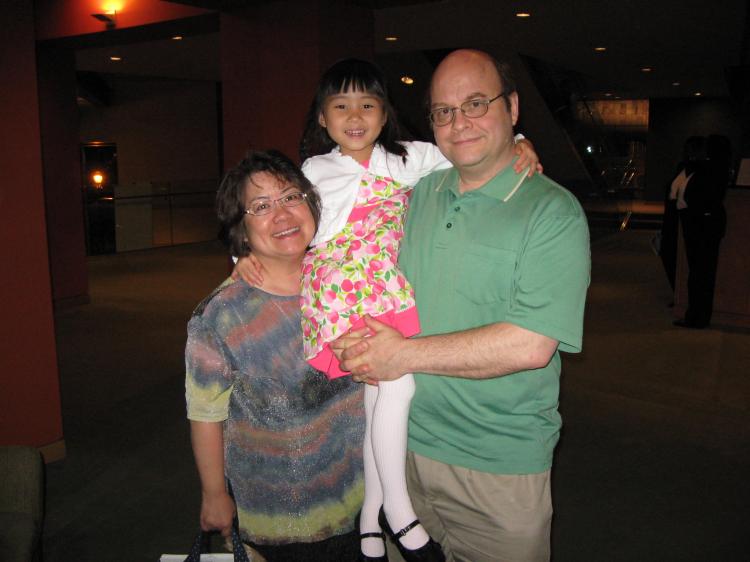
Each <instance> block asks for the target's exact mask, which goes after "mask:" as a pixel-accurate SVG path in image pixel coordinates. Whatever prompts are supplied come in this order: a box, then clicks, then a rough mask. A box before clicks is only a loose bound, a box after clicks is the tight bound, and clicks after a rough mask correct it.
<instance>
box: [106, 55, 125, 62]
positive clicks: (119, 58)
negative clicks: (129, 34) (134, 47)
mask: <svg viewBox="0 0 750 562" xmlns="http://www.w3.org/2000/svg"><path fill="white" fill-rule="evenodd" d="M109 60H113V61H115V62H118V61H121V60H122V57H118V56H117V55H114V56H111V57H109Z"/></svg>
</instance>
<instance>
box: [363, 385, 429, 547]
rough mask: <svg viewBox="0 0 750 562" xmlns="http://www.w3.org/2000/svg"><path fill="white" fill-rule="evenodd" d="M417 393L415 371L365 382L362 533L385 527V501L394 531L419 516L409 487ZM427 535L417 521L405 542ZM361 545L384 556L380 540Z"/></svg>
mask: <svg viewBox="0 0 750 562" xmlns="http://www.w3.org/2000/svg"><path fill="white" fill-rule="evenodd" d="M412 396H414V376H413V375H411V374H406V375H404V376H402V377H401V378H399V379H396V380H394V381H382V382H380V383H379V385H378V386H371V385H365V415H366V420H367V425H366V426H365V442H364V466H365V500H364V503H363V504H362V515H361V516H360V519H359V527H360V533H370V532H378V531H380V530H381V529H380V525H379V523H378V513H379V512H380V506H381V505H382V506H383V510H384V511H385V515H386V519H387V520H388V525H389V526H390V527H391V529H392V530H393V531H394V532H398V531H399V530H401V529H403V528H404V527H405V526H406V525H408V524H409V523H411V522H412V521H414V520H415V519H416V518H417V515H416V513H414V508H413V507H412V505H411V500H410V499H409V492H408V491H407V489H406V438H407V430H408V422H409V405H410V404H411V399H412ZM428 539H429V536H428V535H427V532H426V531H425V530H424V528H423V527H422V526H421V525H417V526H416V527H414V528H413V529H412V530H411V531H409V532H408V533H407V534H406V535H405V536H404V537H402V538H401V539H400V540H401V544H402V545H404V546H405V547H406V548H408V549H410V550H415V549H417V548H419V547H421V546H422V545H424V544H425V543H426V542H427V541H428ZM361 548H362V552H363V553H364V554H365V555H367V556H373V557H378V556H382V555H383V554H385V550H384V546H383V542H382V541H381V540H380V539H377V538H366V539H362V545H361Z"/></svg>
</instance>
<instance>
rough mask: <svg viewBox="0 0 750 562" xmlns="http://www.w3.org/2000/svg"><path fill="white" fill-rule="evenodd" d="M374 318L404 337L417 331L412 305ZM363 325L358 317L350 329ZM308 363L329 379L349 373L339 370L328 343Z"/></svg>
mask: <svg viewBox="0 0 750 562" xmlns="http://www.w3.org/2000/svg"><path fill="white" fill-rule="evenodd" d="M374 318H375V320H377V321H378V322H382V323H383V324H386V325H388V326H391V327H392V328H395V329H396V330H398V331H399V332H400V333H401V335H402V336H404V337H407V338H408V337H411V336H414V335H416V334H418V333H419V315H418V314H417V308H416V307H414V306H412V307H411V308H407V309H406V310H403V311H401V312H394V311H392V310H390V311H388V312H386V313H385V314H381V315H380V316H375V317H374ZM363 327H365V321H364V320H362V319H361V318H360V319H359V320H357V321H356V322H355V323H354V324H353V325H352V330H358V329H360V328H363ZM342 337H343V336H342ZM308 363H309V364H310V365H312V366H313V367H315V368H316V369H317V370H318V371H322V372H323V373H325V375H326V377H328V378H329V379H337V378H339V377H344V376H346V375H351V373H350V372H349V371H342V370H341V367H340V366H339V360H338V359H336V356H335V355H334V353H333V351H332V350H331V345H330V343H327V344H325V346H324V347H323V349H322V350H321V351H320V353H318V354H317V355H316V356H315V357H313V358H312V359H310V360H309V361H308Z"/></svg>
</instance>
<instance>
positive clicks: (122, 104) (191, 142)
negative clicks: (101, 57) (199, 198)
mask: <svg viewBox="0 0 750 562" xmlns="http://www.w3.org/2000/svg"><path fill="white" fill-rule="evenodd" d="M107 79H108V82H109V84H110V86H111V88H112V101H111V104H110V105H108V106H104V107H101V106H93V107H83V108H81V111H80V115H81V123H80V129H79V132H80V142H91V141H103V142H113V143H116V144H117V169H118V180H119V183H120V184H121V185H125V184H128V183H132V182H156V181H162V182H170V181H176V180H211V179H213V180H216V179H217V178H218V175H219V169H218V165H217V151H218V149H217V145H218V139H217V136H218V130H217V115H216V114H217V109H216V83H215V82H210V81H199V80H171V79H165V78H140V77H134V76H132V77H129V76H115V75H112V76H108V77H107ZM76 142H78V139H76Z"/></svg>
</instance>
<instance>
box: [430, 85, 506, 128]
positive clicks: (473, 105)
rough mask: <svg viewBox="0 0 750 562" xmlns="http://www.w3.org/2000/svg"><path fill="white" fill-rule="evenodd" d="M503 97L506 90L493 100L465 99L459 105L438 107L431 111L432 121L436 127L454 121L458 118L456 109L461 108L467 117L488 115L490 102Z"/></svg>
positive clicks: (473, 117) (474, 117)
mask: <svg viewBox="0 0 750 562" xmlns="http://www.w3.org/2000/svg"><path fill="white" fill-rule="evenodd" d="M502 97H505V92H500V93H499V94H498V95H496V96H495V97H494V98H492V99H491V100H482V99H476V100H469V101H465V102H464V103H462V104H461V105H460V106H459V107H438V108H437V109H433V110H432V111H430V121H431V122H432V124H433V125H435V126H436V127H444V126H445V125H449V124H451V123H453V120H454V119H455V118H456V111H458V110H459V109H460V110H461V113H463V114H464V115H465V116H466V117H469V118H470V119H476V118H477V117H482V116H483V115H486V114H487V112H488V111H489V109H490V104H491V103H492V102H493V101H495V100H497V99H500V98H502Z"/></svg>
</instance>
